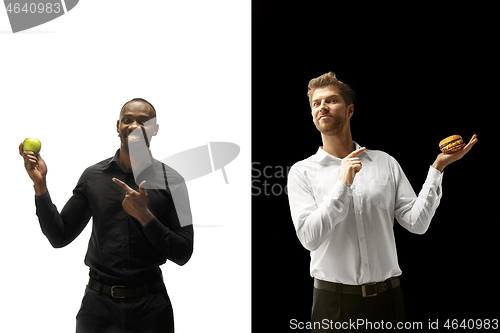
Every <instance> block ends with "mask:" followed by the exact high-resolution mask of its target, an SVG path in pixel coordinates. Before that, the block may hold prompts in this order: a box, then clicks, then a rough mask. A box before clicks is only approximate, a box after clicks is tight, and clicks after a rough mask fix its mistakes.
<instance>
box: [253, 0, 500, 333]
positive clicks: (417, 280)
mask: <svg viewBox="0 0 500 333" xmlns="http://www.w3.org/2000/svg"><path fill="white" fill-rule="evenodd" d="M494 11H495V9H494V8H493V7H491V8H479V7H477V6H476V7H472V8H471V6H464V7H456V6H454V7H453V8H450V7H441V6H437V5H436V8H433V7H425V6H423V5H422V4H421V5H420V7H417V6H415V7H413V6H408V5H405V6H396V7H394V6H392V7H383V6H380V4H379V3H378V2H377V3H376V5H373V7H367V6H365V5H359V6H358V7H353V8H341V7H338V2H330V4H329V5H326V6H325V5H324V4H323V3H320V2H316V1H308V2H300V3H299V2H281V1H280V2H273V3H272V4H271V2H270V1H253V4H252V161H253V164H252V185H253V186H252V193H253V196H252V223H253V225H252V318H253V319H252V322H253V330H254V331H256V332H257V331H260V330H261V329H265V330H266V332H287V331H289V330H290V331H291V329H290V320H291V319H297V320H298V321H308V320H310V311H311V305H312V304H311V302H312V290H313V287H312V278H311V277H310V276H309V262H310V258H309V251H307V250H306V249H305V248H303V247H302V245H301V244H300V242H299V240H298V238H297V237H296V235H295V229H294V227H293V222H292V220H291V217H290V210H289V206H288V197H287V195H286V193H285V192H284V187H285V184H286V174H284V173H283V170H285V173H286V168H287V167H290V166H292V165H293V164H294V163H295V162H297V161H299V160H302V159H305V158H307V157H309V156H310V155H312V154H314V153H315V152H316V150H317V149H318V146H320V145H321V136H320V134H319V132H318V131H317V130H316V128H315V126H314V124H313V122H312V118H311V115H310V109H309V104H308V99H307V95H306V94H307V84H308V82H309V80H310V79H312V78H314V77H317V76H319V75H321V74H323V73H325V72H328V71H333V72H335V73H336V74H337V76H338V78H339V79H340V80H342V81H344V82H345V83H348V84H349V85H350V86H351V87H352V88H353V89H354V91H355V92H356V103H355V109H354V115H353V117H352V118H351V129H352V134H353V139H354V140H355V141H356V142H358V143H359V144H360V145H361V146H366V147H368V148H369V149H378V150H383V151H385V152H387V153H389V154H390V155H392V156H394V157H395V158H396V160H398V162H399V163H400V164H401V166H402V168H403V170H404V171H405V174H406V176H407V177H408V179H409V180H410V182H411V184H412V186H413V188H414V190H415V192H416V193H418V192H419V191H420V189H421V187H422V185H423V182H424V180H425V177H426V175H427V171H428V168H429V165H430V164H432V162H433V161H434V159H435V158H436V156H437V155H438V154H439V148H438V143H439V141H440V140H441V139H443V138H445V137H447V136H449V135H453V134H459V135H461V136H463V137H464V140H465V141H467V142H468V141H469V140H470V138H471V137H472V135H473V134H474V133H476V134H478V139H479V142H478V143H477V144H476V145H475V146H474V148H473V149H472V150H471V152H470V153H469V154H468V155H466V156H465V157H464V159H462V160H460V161H458V162H455V163H454V164H452V165H450V166H448V167H447V168H446V170H445V173H444V179H443V197H442V199H441V204H440V206H439V208H438V209H437V212H436V214H435V216H434V218H433V220H432V222H431V225H430V228H429V230H428V231H427V233H426V234H424V235H421V236H419V235H415V234H411V233H409V232H408V231H406V230H404V229H403V228H402V227H401V226H399V224H398V223H397V222H395V227H394V231H395V233H396V242H397V248H398V258H399V263H400V267H401V269H402V270H403V275H402V276H401V281H402V287H403V291H404V293H405V302H406V312H407V319H408V321H414V322H415V321H421V322H423V324H424V327H427V324H428V322H429V320H432V321H435V320H436V319H439V320H440V322H439V323H440V325H441V327H442V325H443V324H444V321H445V320H446V319H458V320H462V319H486V318H489V319H493V318H498V309H499V306H498V302H497V301H496V299H497V296H498V295H500V281H498V279H497V274H496V273H495V271H496V270H497V267H496V266H497V265H496V263H497V262H498V259H497V255H498V245H497V235H498V232H497V228H498V227H497V225H498V215H497V214H498V213H497V212H496V206H498V203H497V200H496V192H497V187H498V178H497V177H498V176H497V168H496V166H495V164H496V163H494V161H493V160H492V159H493V158H494V154H492V152H493V146H492V141H491V140H490V139H489V138H490V137H492V136H493V135H494V134H495V131H498V130H495V127H496V126H495V124H496V122H497V118H498V114H499V112H498V111H499V110H498V105H497V103H496V99H497V98H498V95H499V94H498V88H499V84H498V79H497V78H498V74H499V71H498V65H497V63H496V61H497V59H498V58H499V57H498V56H499V54H498V45H497V44H498V43H496V41H497V40H498V34H497V33H496V31H498V25H497V24H495V21H494V19H493V17H492V16H491V15H490V13H493V12H494ZM265 167H267V169H265V170H266V173H265V174H264V173H263V171H264V168H265ZM265 184H266V185H265Z"/></svg>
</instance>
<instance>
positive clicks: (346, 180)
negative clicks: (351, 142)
mask: <svg viewBox="0 0 500 333" xmlns="http://www.w3.org/2000/svg"><path fill="white" fill-rule="evenodd" d="M365 149H366V147H363V148H359V149H357V150H355V151H353V152H352V153H350V154H349V155H347V156H346V157H344V158H343V159H342V163H341V164H340V173H339V181H340V182H341V183H343V184H344V185H347V186H351V185H352V182H353V181H354V177H355V176H356V174H357V173H358V172H359V171H360V170H361V161H360V160H359V157H356V156H358V155H359V154H361V153H362V152H364V151H365Z"/></svg>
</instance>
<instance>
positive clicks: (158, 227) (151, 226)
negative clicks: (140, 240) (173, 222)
mask: <svg viewBox="0 0 500 333" xmlns="http://www.w3.org/2000/svg"><path fill="white" fill-rule="evenodd" d="M143 231H144V234H145V235H146V237H147V238H148V239H149V241H150V242H151V243H152V244H153V245H155V246H156V245H157V244H159V243H160V242H161V241H162V239H163V235H164V234H165V233H167V232H168V231H169V229H168V228H167V227H165V226H164V225H163V224H161V222H160V220H158V219H157V218H156V217H154V216H153V218H152V219H151V221H149V223H148V224H147V225H146V226H145V227H144V230H143Z"/></svg>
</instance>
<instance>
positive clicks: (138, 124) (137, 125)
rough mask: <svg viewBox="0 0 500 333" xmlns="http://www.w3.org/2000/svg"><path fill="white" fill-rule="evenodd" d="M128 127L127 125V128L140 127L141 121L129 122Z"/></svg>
mask: <svg viewBox="0 0 500 333" xmlns="http://www.w3.org/2000/svg"><path fill="white" fill-rule="evenodd" d="M128 127H129V129H132V130H134V129H136V128H142V127H143V126H142V124H141V123H139V122H138V121H134V122H132V123H131V124H130V125H129V126H128Z"/></svg>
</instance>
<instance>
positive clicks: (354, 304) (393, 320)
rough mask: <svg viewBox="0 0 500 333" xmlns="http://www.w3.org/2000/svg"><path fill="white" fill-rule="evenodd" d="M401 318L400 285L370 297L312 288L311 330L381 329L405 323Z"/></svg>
mask: <svg viewBox="0 0 500 333" xmlns="http://www.w3.org/2000/svg"><path fill="white" fill-rule="evenodd" d="M404 322H405V310H404V300H403V290H402V289H401V286H399V287H397V288H394V289H390V290H388V291H385V292H383V293H380V294H378V295H377V296H372V297H362V296H361V295H346V294H337V293H335V292H330V291H325V290H320V289H316V288H314V294H313V307H312V315H311V327H312V332H313V333H314V332H349V331H357V332H360V331H374V332H380V331H384V330H387V329H388V328H389V327H390V328H392V330H397V325H398V323H403V325H404ZM400 325H401V324H400ZM403 328H404V326H403ZM399 331H404V329H402V330H399Z"/></svg>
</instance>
